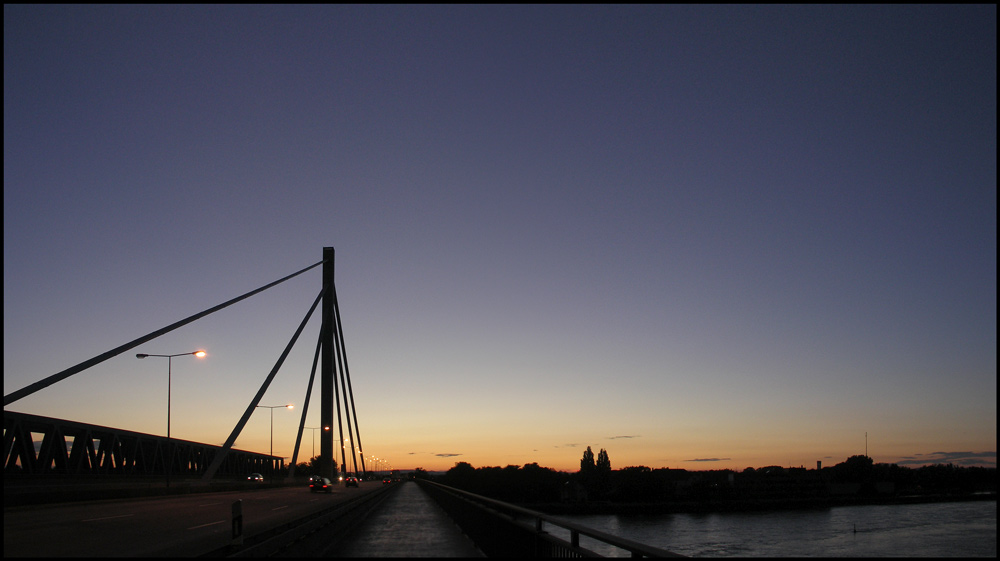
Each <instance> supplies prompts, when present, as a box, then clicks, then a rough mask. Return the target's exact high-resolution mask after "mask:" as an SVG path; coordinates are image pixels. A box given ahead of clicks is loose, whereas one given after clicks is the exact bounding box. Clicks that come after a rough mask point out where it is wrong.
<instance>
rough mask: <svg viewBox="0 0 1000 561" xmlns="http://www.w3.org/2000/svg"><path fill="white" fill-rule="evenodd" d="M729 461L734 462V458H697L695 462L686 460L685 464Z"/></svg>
mask: <svg viewBox="0 0 1000 561" xmlns="http://www.w3.org/2000/svg"><path fill="white" fill-rule="evenodd" d="M727 460H732V458H695V459H693V460H684V461H685V462H725V461H727Z"/></svg>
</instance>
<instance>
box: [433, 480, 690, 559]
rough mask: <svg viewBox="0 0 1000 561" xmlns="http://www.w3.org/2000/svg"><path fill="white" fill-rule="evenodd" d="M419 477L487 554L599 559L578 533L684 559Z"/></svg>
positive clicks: (632, 551) (640, 552)
mask: <svg viewBox="0 0 1000 561" xmlns="http://www.w3.org/2000/svg"><path fill="white" fill-rule="evenodd" d="M417 481H418V482H419V483H420V484H421V486H422V487H423V489H424V490H425V491H427V492H428V494H429V495H430V496H431V497H432V498H433V499H434V500H435V501H437V503H438V504H439V505H440V506H441V508H442V509H444V511H445V512H447V513H448V515H449V516H450V517H451V518H452V520H454V521H455V523H456V524H458V525H459V527H460V528H462V531H463V532H465V534H466V535H468V536H469V537H470V538H472V541H474V542H475V543H476V546H477V547H479V549H480V550H481V551H482V552H483V553H485V554H486V556H487V557H601V555H600V554H598V553H595V552H594V551H592V550H589V549H586V548H584V547H581V546H580V536H586V537H588V538H590V539H592V540H595V541H597V542H600V543H604V544H607V545H610V546H613V547H614V548H617V549H618V550H621V551H623V552H627V553H628V554H629V555H630V556H631V557H684V556H683V555H680V554H678V553H674V552H671V551H667V550H665V549H660V548H656V547H651V546H648V545H645V544H641V543H638V542H634V541H631V540H627V539H625V538H621V537H618V536H613V535H611V534H606V533H604V532H601V531H599V530H595V529H593V528H588V527H586V526H583V525H581V524H576V523H574V522H572V521H569V520H563V519H560V518H557V517H554V516H550V515H548V514H545V513H542V512H538V511H534V510H530V509H527V508H523V507H519V506H517V505H513V504H510V503H505V502H503V501H498V500H495V499H491V498H489V497H484V496H482V495H476V494H474V493H469V492H468V491H462V490H461V489H455V488H454V487H449V486H447V485H442V484H440V483H435V482H433V481H428V480H424V479H418V480H417ZM547 527H549V528H553V527H554V528H559V529H561V530H562V532H561V533H564V534H568V536H569V540H565V539H563V538H561V537H559V536H556V535H554V534H553V533H551V532H549V531H548V530H547V529H546V528H547Z"/></svg>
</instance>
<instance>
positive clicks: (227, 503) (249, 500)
mask: <svg viewBox="0 0 1000 561" xmlns="http://www.w3.org/2000/svg"><path fill="white" fill-rule="evenodd" d="M381 485H382V483H381V482H364V483H362V484H361V487H360V488H348V489H345V488H343V487H337V488H335V489H334V491H333V493H330V494H326V493H311V492H309V489H308V488H307V487H304V486H303V487H280V488H260V489H247V490H245V491H228V492H221V493H200V494H191V495H180V496H168V497H156V498H144V499H130V500H108V501H90V502H85V503H62V504H51V505H39V506H22V507H10V508H4V516H3V555H4V557H192V556H197V555H201V554H204V553H207V552H210V551H214V550H216V549H218V548H221V547H224V546H226V545H228V544H230V543H231V542H232V534H231V532H232V505H233V503H234V502H235V501H237V500H242V510H243V535H244V537H249V536H252V535H254V534H256V533H259V532H263V531H266V530H269V529H271V528H273V527H276V526H279V525H281V524H283V523H285V522H290V521H292V520H296V519H299V518H302V517H305V516H308V515H310V514H312V513H315V512H318V511H321V510H324V509H326V508H328V507H330V506H332V505H334V504H336V503H338V502H341V501H344V500H347V499H349V498H351V497H356V496H358V495H359V494H362V493H368V492H371V491H374V490H376V489H379V488H380V487H381Z"/></svg>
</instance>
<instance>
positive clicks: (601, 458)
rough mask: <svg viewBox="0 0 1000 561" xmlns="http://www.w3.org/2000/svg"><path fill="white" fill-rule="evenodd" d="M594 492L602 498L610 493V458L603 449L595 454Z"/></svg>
mask: <svg viewBox="0 0 1000 561" xmlns="http://www.w3.org/2000/svg"><path fill="white" fill-rule="evenodd" d="M594 490H595V491H596V492H597V494H598V496H600V497H602V498H603V497H606V496H607V494H608V493H610V492H611V458H609V457H608V451H607V450H605V449H604V448H601V451H600V452H598V453H597V462H596V463H595V464H594Z"/></svg>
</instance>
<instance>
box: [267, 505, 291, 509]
mask: <svg viewBox="0 0 1000 561" xmlns="http://www.w3.org/2000/svg"><path fill="white" fill-rule="evenodd" d="M283 508H288V505H285V506H279V507H277V508H272V509H271V510H281V509H283Z"/></svg>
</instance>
